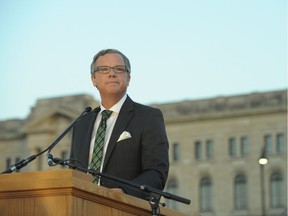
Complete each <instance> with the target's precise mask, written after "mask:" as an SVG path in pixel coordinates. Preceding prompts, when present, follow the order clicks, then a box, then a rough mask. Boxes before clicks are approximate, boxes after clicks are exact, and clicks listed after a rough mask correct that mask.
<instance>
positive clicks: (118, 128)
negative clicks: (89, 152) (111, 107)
mask: <svg viewBox="0 0 288 216" xmlns="http://www.w3.org/2000/svg"><path fill="white" fill-rule="evenodd" d="M133 110H134V102H133V101H132V100H131V98H130V97H129V96H127V99H126V101H125V102H124V104H123V106H122V108H121V110H120V113H119V115H118V118H117V120H116V123H115V126H114V129H113V132H112V134H111V137H110V140H109V144H108V147H107V151H106V154H105V159H104V165H103V170H104V169H105V166H106V164H107V162H108V160H109V158H110V155H111V153H112V152H113V149H114V147H115V145H116V143H117V140H118V138H119V136H120V135H121V133H122V132H123V131H124V130H125V128H126V126H127V124H128V122H129V121H130V119H131V118H132V116H133V114H134V112H133Z"/></svg>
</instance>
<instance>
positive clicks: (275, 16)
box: [0, 0, 287, 120]
mask: <svg viewBox="0 0 288 216" xmlns="http://www.w3.org/2000/svg"><path fill="white" fill-rule="evenodd" d="M286 25H287V3H286V1H285V0H201V1H200V0H178V1H169V0H145V1H135V0H121V1H119V0H109V1H105V0H79V1H77V0H74V1H71V0H34V1H33V0H25V1H23V0H13V1H11V0H0V73H1V79H0V101H1V111H0V120H6V119H11V118H25V117H27V115H28V114H29V112H30V108H31V107H32V106H34V105H35V104H36V101H37V99H42V98H50V97H58V96H68V95H75V94H90V95H93V96H94V98H95V99H97V100H99V94H98V92H97V90H96V89H95V88H94V87H93V86H92V83H91V81H90V74H89V73H90V71H89V68H90V63H91V60H92V58H93V56H94V54H95V53H96V52H98V51H99V50H101V49H104V48H116V49H119V50H120V51H122V52H123V53H124V54H126V55H127V56H128V58H129V59H130V61H131V64H132V74H131V75H132V77H131V83H130V86H129V89H128V94H129V95H130V96H131V97H132V99H133V100H135V101H137V102H140V103H144V104H154V103H169V102H178V101H183V100H196V99H204V98H211V97H217V96H228V95H237V94H246V93H251V92H263V91H273V90H279V89H284V88H287V27H286Z"/></svg>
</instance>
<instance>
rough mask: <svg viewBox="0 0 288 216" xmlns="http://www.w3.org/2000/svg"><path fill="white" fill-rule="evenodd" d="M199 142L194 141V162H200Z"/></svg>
mask: <svg viewBox="0 0 288 216" xmlns="http://www.w3.org/2000/svg"><path fill="white" fill-rule="evenodd" d="M201 154H202V151H201V142H200V141H196V142H195V158H196V160H200V159H201Z"/></svg>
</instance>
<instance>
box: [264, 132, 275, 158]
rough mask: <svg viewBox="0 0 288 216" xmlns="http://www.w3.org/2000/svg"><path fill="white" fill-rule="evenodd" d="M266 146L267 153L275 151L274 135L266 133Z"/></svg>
mask: <svg viewBox="0 0 288 216" xmlns="http://www.w3.org/2000/svg"><path fill="white" fill-rule="evenodd" d="M264 146H265V151H266V154H267V155H271V154H272V152H273V145H272V136H271V135H265V136H264Z"/></svg>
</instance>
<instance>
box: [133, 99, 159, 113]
mask: <svg viewBox="0 0 288 216" xmlns="http://www.w3.org/2000/svg"><path fill="white" fill-rule="evenodd" d="M134 106H135V109H139V110H141V111H146V112H160V113H162V112H161V110H160V109H158V108H155V107H152V106H148V105H144V104H140V103H137V102H134Z"/></svg>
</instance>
